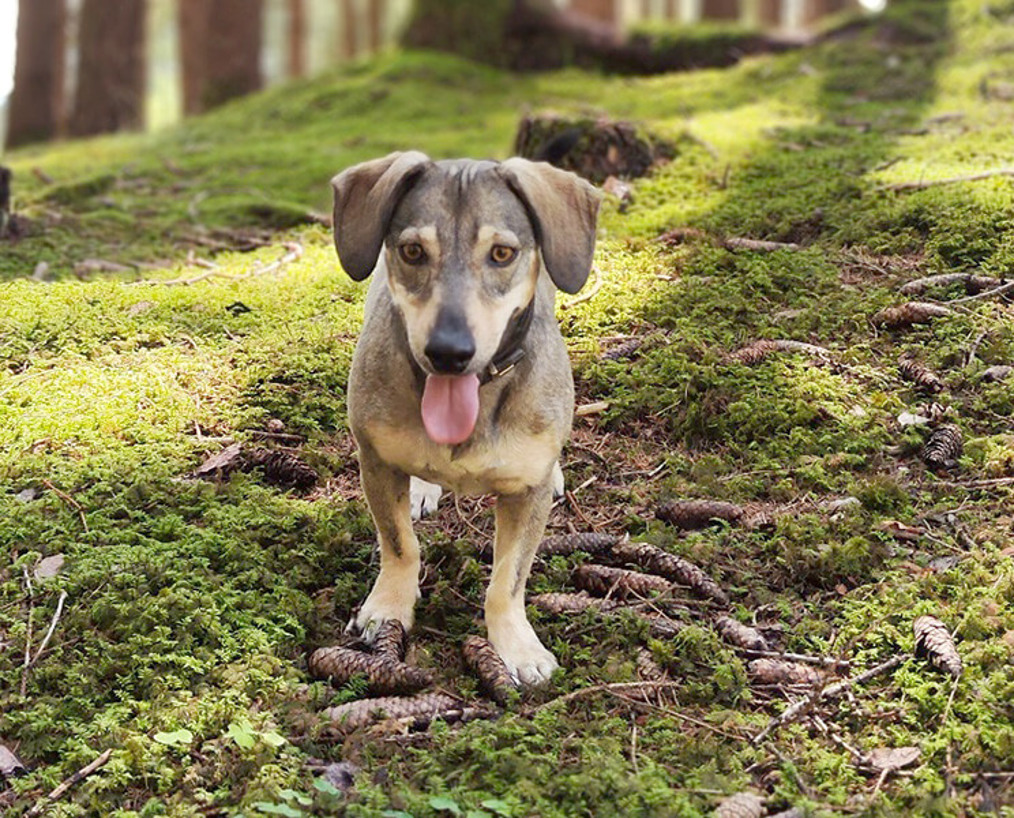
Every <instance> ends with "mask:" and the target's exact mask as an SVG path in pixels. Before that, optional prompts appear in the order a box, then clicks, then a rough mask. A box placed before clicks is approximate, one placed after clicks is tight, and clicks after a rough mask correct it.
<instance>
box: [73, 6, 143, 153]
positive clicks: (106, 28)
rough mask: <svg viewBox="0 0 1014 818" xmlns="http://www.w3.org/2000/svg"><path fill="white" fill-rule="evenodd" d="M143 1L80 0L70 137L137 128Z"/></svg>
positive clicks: (140, 110)
mask: <svg viewBox="0 0 1014 818" xmlns="http://www.w3.org/2000/svg"><path fill="white" fill-rule="evenodd" d="M145 7H146V3H145V0H84V4H83V6H82V7H81V18H80V19H81V26H80V29H79V33H78V50H79V54H80V61H79V63H78V71H77V76H78V81H77V92H76V93H75V95H74V110H73V112H72V113H71V117H70V123H69V131H70V133H72V134H74V135H75V136H88V135H91V134H97V133H109V132H112V131H119V130H124V129H128V128H140V127H141V125H142V124H143V120H144V92H145V81H146V71H145Z"/></svg>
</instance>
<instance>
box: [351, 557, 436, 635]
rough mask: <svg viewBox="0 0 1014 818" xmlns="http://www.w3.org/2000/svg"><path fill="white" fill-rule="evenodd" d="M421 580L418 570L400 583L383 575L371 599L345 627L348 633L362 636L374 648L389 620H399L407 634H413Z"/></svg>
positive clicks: (378, 578)
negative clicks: (378, 635)
mask: <svg viewBox="0 0 1014 818" xmlns="http://www.w3.org/2000/svg"><path fill="white" fill-rule="evenodd" d="M418 577H419V572H418V570H416V571H415V572H414V573H410V572H405V573H404V575H403V576H402V577H401V578H399V579H395V578H394V577H392V576H387V577H385V576H384V573H383V572H381V574H380V576H378V577H377V581H376V583H374V585H373V590H372V591H370V595H369V596H368V597H366V600H365V601H364V602H363V604H362V607H360V608H359V612H358V613H357V614H355V615H354V616H353V617H352V619H351V621H350V622H349V624H348V625H347V626H346V627H345V631H346V632H347V633H358V634H359V636H360V638H361V639H362V640H363V641H364V642H366V643H367V644H371V643H372V642H373V640H374V639H375V638H376V636H377V631H378V630H379V629H380V626H381V625H383V624H384V623H385V622H386V621H387V620H389V619H397V620H398V621H399V622H401V624H402V625H404V626H405V630H410V629H411V628H412V622H413V621H414V620H415V603H416V600H417V599H418V598H419V580H418Z"/></svg>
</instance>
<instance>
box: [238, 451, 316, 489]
mask: <svg viewBox="0 0 1014 818" xmlns="http://www.w3.org/2000/svg"><path fill="white" fill-rule="evenodd" d="M244 454H245V459H246V462H245V469H246V470H250V469H256V468H259V469H261V470H262V471H263V472H264V477H265V479H266V480H267V481H268V482H270V483H275V484H277V485H280V486H285V487H287V488H298V489H307V488H309V487H310V486H312V485H313V484H314V483H316V482H317V479H318V477H319V475H318V474H317V471H316V469H314V468H313V466H311V465H309V464H308V463H306V462H305V461H303V460H301V459H300V458H299V457H297V456H296V455H294V454H292V453H291V452H287V451H284V450H283V449H264V448H259V447H258V448H253V449H249V450H247V451H246V452H244Z"/></svg>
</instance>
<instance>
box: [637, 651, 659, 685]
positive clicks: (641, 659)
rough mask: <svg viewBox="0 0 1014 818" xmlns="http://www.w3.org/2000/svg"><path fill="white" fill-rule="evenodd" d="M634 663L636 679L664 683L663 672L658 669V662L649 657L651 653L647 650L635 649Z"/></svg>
mask: <svg viewBox="0 0 1014 818" xmlns="http://www.w3.org/2000/svg"><path fill="white" fill-rule="evenodd" d="M635 662H636V664H637V678H639V679H642V680H644V681H646V682H664V681H666V678H667V677H666V674H665V671H664V670H662V668H661V667H659V664H658V662H656V661H655V657H654V656H652V655H651V651H650V650H648V649H647V648H638V649H637V657H636V659H635Z"/></svg>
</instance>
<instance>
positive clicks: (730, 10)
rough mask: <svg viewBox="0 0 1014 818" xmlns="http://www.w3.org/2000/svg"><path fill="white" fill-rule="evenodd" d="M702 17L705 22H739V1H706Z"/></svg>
mask: <svg viewBox="0 0 1014 818" xmlns="http://www.w3.org/2000/svg"><path fill="white" fill-rule="evenodd" d="M701 16H702V17H703V18H704V19H705V20H738V19H739V0H704V8H703V9H702V11H701Z"/></svg>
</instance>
